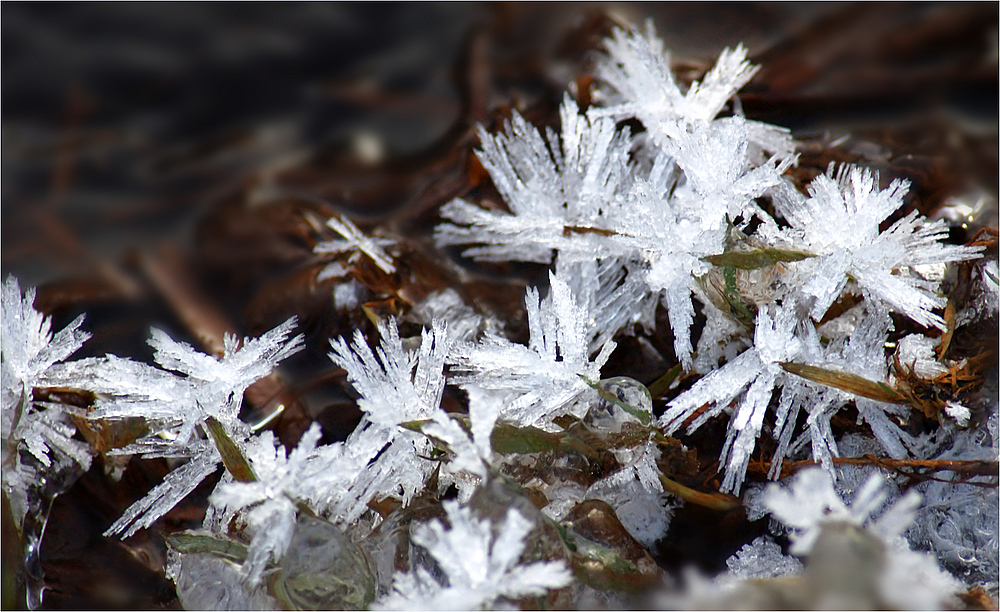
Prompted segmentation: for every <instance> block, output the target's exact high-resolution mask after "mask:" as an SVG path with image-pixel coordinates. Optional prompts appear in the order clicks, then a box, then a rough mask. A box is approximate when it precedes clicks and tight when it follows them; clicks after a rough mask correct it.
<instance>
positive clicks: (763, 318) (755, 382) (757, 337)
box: [660, 301, 819, 491]
mask: <svg viewBox="0 0 1000 612" xmlns="http://www.w3.org/2000/svg"><path fill="white" fill-rule="evenodd" d="M810 329H811V328H808V327H804V326H803V325H802V322H801V320H800V319H799V316H798V312H797V304H795V302H794V301H793V302H789V303H787V304H785V305H783V306H781V307H780V308H774V307H772V308H771V309H768V310H761V311H760V312H758V313H757V320H756V332H755V334H754V345H753V347H752V348H749V349H747V350H746V351H744V352H743V353H741V354H740V356H739V357H737V358H736V359H734V360H733V361H730V362H729V363H727V364H726V365H724V366H722V367H721V368H719V369H718V370H714V371H712V372H711V373H709V374H708V375H707V376H705V377H704V378H702V379H701V380H699V381H698V382H697V383H695V384H694V386H693V387H691V389H689V390H687V391H685V392H684V393H682V394H681V395H679V396H677V397H676V398H675V399H674V400H673V401H672V402H670V404H669V405H668V408H667V410H666V412H664V413H663V416H662V417H660V423H661V425H663V426H664V427H665V428H666V430H667V432H674V431H676V430H678V429H680V427H681V426H682V425H683V424H684V422H685V421H686V420H687V419H689V418H690V417H691V416H692V415H694V414H695V412H696V411H697V410H698V409H699V408H701V407H702V406H703V405H705V404H710V405H711V407H710V408H709V409H708V410H706V411H705V412H703V413H702V414H700V415H699V416H697V417H696V418H695V419H694V420H693V421H692V422H691V424H690V425H689V426H688V429H687V431H688V432H692V431H695V430H696V429H698V428H699V427H700V426H701V425H703V424H704V423H705V422H706V421H708V419H710V418H712V417H714V416H715V415H717V414H719V413H721V412H722V411H723V410H724V409H725V408H726V407H727V406H728V405H729V403H730V402H731V401H733V400H735V399H736V398H737V397H740V396H742V397H743V399H742V400H741V402H740V404H739V406H738V407H737V408H736V411H735V413H734V414H733V418H732V421H731V423H730V426H729V433H728V435H727V437H726V445H725V447H724V449H723V452H722V457H721V458H720V461H721V462H723V463H725V464H726V475H725V478H724V480H723V484H722V490H724V491H736V490H738V489H739V488H740V485H741V484H742V482H743V477H744V474H745V472H746V467H747V463H748V461H749V460H750V453H751V452H752V451H753V449H754V446H755V445H756V440H757V437H758V435H759V434H760V431H761V428H762V427H763V424H764V415H765V414H766V412H767V408H768V406H769V405H770V402H771V395H772V392H773V391H774V389H775V387H777V386H781V385H783V384H785V383H786V382H788V383H789V384H801V383H799V382H798V381H797V380H796V378H794V377H792V376H793V375H791V374H789V373H787V372H785V370H784V369H782V367H781V363H782V362H786V361H793V360H796V359H799V358H801V357H803V356H805V355H811V354H816V353H818V352H819V341H818V338H816V336H815V333H814V332H813V333H807V332H809V330H810ZM807 397H808V396H807ZM796 401H802V398H796V397H794V395H793V394H783V395H782V401H781V402H779V407H778V414H779V418H780V419H782V420H784V419H785V418H786V417H787V414H786V413H787V412H789V411H790V410H791V409H792V405H793V404H794V403H795V402H796Z"/></svg>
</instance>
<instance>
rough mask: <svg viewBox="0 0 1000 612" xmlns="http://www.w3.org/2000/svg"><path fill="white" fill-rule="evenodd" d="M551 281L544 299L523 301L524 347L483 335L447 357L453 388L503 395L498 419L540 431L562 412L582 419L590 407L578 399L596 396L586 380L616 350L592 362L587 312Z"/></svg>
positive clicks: (607, 348)
mask: <svg viewBox="0 0 1000 612" xmlns="http://www.w3.org/2000/svg"><path fill="white" fill-rule="evenodd" d="M549 280H550V285H549V289H550V290H549V295H548V297H546V298H545V299H544V300H539V298H538V292H537V291H536V290H535V289H528V291H527V296H526V297H525V307H526V309H527V311H528V329H529V331H530V333H531V337H530V340H529V342H528V346H523V345H520V344H515V343H513V342H510V341H509V340H507V339H505V338H501V337H499V336H497V335H492V334H487V335H486V336H485V337H484V338H483V339H482V340H481V341H480V342H479V343H478V344H469V343H459V344H456V346H455V348H454V349H453V351H452V353H451V354H450V355H449V357H448V360H449V361H450V362H451V363H452V364H453V366H452V370H451V371H452V373H453V374H454V375H455V377H454V380H455V382H456V384H459V385H461V386H473V387H479V388H481V389H484V390H487V391H490V392H492V393H495V394H497V395H498V396H503V397H506V398H507V399H508V401H505V402H504V403H503V405H502V408H501V413H500V418H501V419H503V420H506V421H509V422H511V423H514V424H517V425H535V426H539V427H544V426H547V425H549V424H550V423H551V420H552V418H554V417H556V416H559V415H560V414H566V413H573V414H575V415H576V416H578V417H582V416H583V414H584V412H586V410H587V408H589V406H588V405H586V404H582V403H581V402H579V401H578V400H580V398H581V397H585V396H589V397H595V396H596V393H595V392H594V391H593V390H592V389H591V388H590V387H589V386H588V385H587V384H586V382H584V378H586V379H589V380H598V379H600V370H601V367H602V366H603V365H604V363H605V362H606V361H607V360H608V357H609V356H610V355H611V351H612V350H614V347H615V343H614V342H608V343H607V344H605V345H604V346H603V347H602V348H601V351H600V353H599V354H598V355H597V356H596V357H595V358H594V359H593V360H591V359H590V347H589V342H588V334H587V316H586V313H585V312H584V311H583V309H582V308H580V306H579V305H578V304H577V303H576V301H575V300H574V297H573V295H572V293H571V292H570V288H569V286H568V285H567V284H566V283H564V282H562V281H561V280H560V279H559V278H557V277H556V276H555V275H551V274H550V276H549ZM581 377H583V378H581Z"/></svg>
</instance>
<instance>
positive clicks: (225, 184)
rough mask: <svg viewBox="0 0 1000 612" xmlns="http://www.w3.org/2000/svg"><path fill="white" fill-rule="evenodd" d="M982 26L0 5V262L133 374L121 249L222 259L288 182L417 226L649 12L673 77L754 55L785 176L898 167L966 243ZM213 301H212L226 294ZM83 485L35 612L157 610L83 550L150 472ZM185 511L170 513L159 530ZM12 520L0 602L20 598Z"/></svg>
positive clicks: (979, 105) (150, 544) (982, 125)
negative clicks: (781, 132) (788, 145)
mask: <svg viewBox="0 0 1000 612" xmlns="http://www.w3.org/2000/svg"><path fill="white" fill-rule="evenodd" d="M997 15H998V11H997V4H996V3H982V4H962V3H916V4H899V3H893V4H870V3H863V4H851V3H802V4H793V3H754V4H730V3H720V4H714V3H713V4H702V3H680V4H669V3H650V4H633V3H621V4H617V3H616V4H603V3H598V4H586V5H580V4H574V3H565V4H557V5H549V4H545V5H535V4H516V5H510V4H452V3H449V4H401V5H395V4H367V3H365V4H342V3H336V4H321V3H305V4H299V3H252V4H236V3H227V4H213V3H190V4H176V3H171V4H161V3H72V4H59V3H31V4H27V3H17V2H4V3H2V4H0V17H2V22H0V23H2V25H0V27H2V34H3V37H2V50H3V53H2V59H0V61H2V73H0V74H2V162H0V181H2V194H0V195H2V197H0V206H2V209H0V210H2V221H3V223H2V230H0V232H2V233H0V239H2V251H0V268H2V273H3V275H4V276H6V275H7V274H14V275H16V276H17V277H18V278H19V279H20V280H21V283H22V287H24V286H41V287H42V288H41V289H40V292H39V299H40V300H41V301H39V302H36V306H37V307H39V308H41V309H43V310H47V311H53V312H54V313H55V316H56V325H57V326H58V325H61V324H63V323H64V322H65V321H66V320H68V319H69V317H72V316H75V314H77V313H78V312H84V311H85V312H87V313H88V321H87V327H88V329H90V330H91V331H93V332H94V334H95V337H94V339H93V340H91V341H90V342H89V343H88V345H87V346H86V347H85V348H84V350H83V351H81V353H79V354H78V356H84V355H85V354H98V355H99V354H103V353H104V352H106V351H108V352H115V353H117V354H120V355H123V356H130V357H133V358H138V359H146V360H148V359H149V355H148V347H146V346H145V338H146V337H147V336H148V327H149V325H150V324H151V323H155V324H157V325H161V326H164V327H165V328H166V329H167V330H168V331H169V332H170V333H171V334H172V335H174V336H175V337H184V338H185V339H190V335H187V336H184V335H183V333H184V332H183V331H182V329H181V328H183V325H181V324H180V323H179V322H178V320H177V317H176V315H175V313H173V312H172V311H171V308H170V307H168V306H167V305H165V304H164V300H163V299H162V298H161V297H158V296H157V294H156V292H150V291H149V290H148V287H147V285H148V284H149V279H147V278H145V277H144V276H143V274H146V275H147V276H149V271H150V269H151V268H150V266H149V265H146V266H145V267H143V265H137V264H136V261H137V258H138V259H139V260H141V258H142V256H143V255H144V254H145V255H147V256H151V257H154V258H155V257H158V255H156V254H155V253H158V252H159V251H154V248H155V247H157V245H160V244H161V243H164V242H168V243H170V244H172V245H175V246H176V247H177V249H178V250H179V251H180V252H181V253H183V254H185V256H187V257H189V260H193V261H195V262H199V261H200V262H206V261H215V262H216V263H218V261H219V257H220V256H219V254H218V253H217V252H215V251H212V245H213V244H214V242H213V239H214V233H213V232H216V231H217V230H216V229H215V228H217V227H226V228H230V229H231V227H232V217H231V216H230V217H225V216H224V215H222V213H219V214H218V215H216V216H217V217H218V218H221V219H226V218H228V219H229V223H230V224H229V225H225V224H222V225H219V224H215V221H212V222H206V221H205V219H206V217H208V216H211V215H213V214H215V213H216V212H218V211H220V210H226V211H228V212H227V213H226V214H230V215H231V214H232V211H233V210H236V211H237V214H238V213H239V211H240V210H243V209H241V208H239V207H240V206H242V207H244V209H245V210H248V211H249V210H254V207H255V206H257V205H258V204H261V203H265V202H267V201H269V199H272V198H279V199H280V198H281V197H283V196H287V195H288V194H289V193H293V194H295V195H296V197H300V198H305V199H307V200H308V199H310V198H312V199H314V200H318V201H322V202H325V203H329V204H330V205H332V206H333V207H334V208H339V209H341V210H344V211H347V212H349V213H351V214H352V215H353V216H355V217H357V218H359V219H362V220H369V221H380V220H389V219H397V220H398V219H399V218H400V217H408V216H409V217H412V218H414V219H417V221H414V222H412V223H409V224H408V225H407V224H403V226H404V227H410V228H418V229H419V228H421V227H423V229H426V228H427V227H429V226H431V225H432V223H433V211H434V210H435V209H436V207H437V206H438V205H439V204H441V203H443V202H445V201H447V200H448V199H450V198H451V197H452V196H453V195H454V194H458V193H461V192H462V189H463V188H464V187H465V186H466V183H467V182H468V176H469V175H470V171H469V169H468V167H467V165H466V161H465V160H466V157H467V155H466V156H465V157H463V154H467V152H468V150H469V149H470V148H471V147H473V146H474V145H475V140H474V137H473V136H470V135H471V134H472V132H471V131H470V128H471V126H473V125H474V124H475V123H477V122H483V123H486V124H487V125H490V124H491V122H492V121H494V120H495V119H496V118H497V117H498V116H502V115H503V113H504V112H509V110H508V111H503V109H504V108H507V109H509V108H515V109H518V110H520V111H521V112H524V113H525V114H526V115H527V116H528V117H529V119H531V120H532V121H535V122H536V123H549V124H551V123H552V122H553V121H554V120H555V119H556V118H557V115H556V114H555V112H554V111H555V108H556V105H557V104H558V102H559V99H560V98H561V95H562V93H561V92H563V91H564V90H565V89H566V87H567V86H568V85H569V84H570V83H571V82H574V81H576V85H577V86H581V85H582V84H584V83H585V81H581V80H580V79H579V77H581V75H585V74H586V72H587V69H588V66H589V64H590V60H591V59H592V57H593V54H594V53H595V52H597V51H596V50H597V49H599V40H600V38H601V37H602V36H605V35H606V34H607V32H608V31H609V28H610V27H611V25H613V24H614V23H616V22H617V23H635V24H641V22H642V21H643V20H645V19H647V18H651V19H652V20H653V21H654V23H655V25H656V28H657V31H658V33H659V34H660V36H661V37H662V38H663V39H664V40H665V44H666V47H667V48H668V49H670V50H671V51H672V54H673V55H672V61H673V64H674V67H675V69H676V70H677V71H678V73H679V75H680V76H681V79H682V80H690V79H691V78H699V77H700V75H701V74H702V73H703V72H704V70H706V69H707V68H709V67H710V66H711V65H712V63H713V62H714V59H715V58H716V57H717V56H718V54H719V52H720V51H721V50H722V49H723V48H724V47H726V46H729V47H732V46H735V45H736V44H737V43H739V42H743V43H744V44H745V45H746V46H747V47H748V49H749V51H750V56H751V59H752V60H753V61H754V62H755V63H758V64H760V65H761V66H762V68H761V70H760V72H759V73H758V74H757V76H756V77H755V78H754V80H753V81H752V82H751V83H750V84H749V85H748V86H747V87H746V88H744V90H743V92H742V93H741V95H740V104H741V106H742V110H743V112H745V114H746V115H747V116H748V117H750V118H753V119H760V120H764V121H768V122H771V123H775V124H777V125H782V126H786V127H789V128H791V129H792V130H793V134H794V135H795V136H796V138H797V139H799V140H800V141H801V142H802V164H801V168H800V170H799V172H801V173H803V176H802V177H801V180H803V181H804V180H808V178H810V177H809V173H810V172H811V173H813V174H814V173H815V172H817V171H820V170H821V169H822V168H823V167H825V165H826V163H828V162H829V161H831V160H838V161H852V162H853V161H856V162H859V163H863V164H866V165H869V166H872V167H875V168H876V169H879V170H880V171H882V173H883V179H884V180H888V179H890V178H895V177H905V178H908V179H910V180H911V181H912V182H913V185H914V188H913V192H912V195H911V202H910V203H911V204H912V205H913V206H917V207H919V208H920V209H921V210H922V211H923V212H925V213H926V214H932V215H945V216H946V218H949V219H950V220H952V221H953V240H954V241H956V242H964V241H965V240H967V239H968V237H969V236H970V235H971V233H973V232H974V230H975V229H976V228H977V227H981V226H983V225H988V226H992V227H994V228H995V227H996V225H997V220H996V194H997V165H998V164H997V147H998V86H997V74H998V16H997ZM497 109H500V110H497ZM473 174H474V173H473ZM463 181H465V182H463ZM233 201H236V202H237V204H238V206H237V207H236V208H233V207H232V206H230V207H229V208H226V207H227V206H229V205H230V204H231V203H232V202H233ZM948 211H958V212H948ZM425 212H426V213H427V215H429V217H426V218H425V217H422V216H421V215H424V213H425ZM970 217H971V219H970ZM213 218H214V217H213ZM420 219H423V221H422V222H423V225H421V222H420ZM966 225H968V227H965V226H966ZM234 235H236V234H234ZM230 239H232V236H229V237H225V240H221V239H220V244H221V245H222V247H224V248H229V246H231V245H232V244H236V243H235V242H226V240H230ZM249 246H250V248H251V250H252V249H253V248H255V247H256V244H255V243H253V242H252V241H251V244H250V245H249ZM272 246H273V245H268V247H269V248H272ZM261 248H262V249H263V246H262V247H261ZM299 250H300V251H301V248H300V249H299ZM270 252H272V251H269V253H270ZM274 252H278V251H274ZM151 253H152V255H150V254H151ZM195 253H197V254H196V255H195ZM305 253H306V254H308V249H307V250H306V251H305ZM300 254H301V253H300ZM213 258H215V259H213ZM234 261H235V260H234ZM226 265H229V266H230V267H229V268H220V269H228V270H230V271H231V272H232V273H233V275H234V276H239V275H240V274H241V273H243V274H246V275H250V272H251V271H252V270H251V269H250V268H247V269H246V270H241V269H240V266H239V265H238V264H233V263H232V262H228V263H227V264H226ZM253 270H256V268H253ZM143 271H144V272H143ZM153 284H155V281H154V282H153ZM210 287H211V288H212V290H214V291H215V294H214V295H213V297H214V298H215V299H217V300H219V301H221V302H225V300H226V299H227V298H226V295H225V294H226V287H227V285H226V284H225V283H219V284H217V285H210ZM255 289H257V288H255ZM210 293H211V291H210ZM230 293H232V292H230ZM509 293H510V295H511V296H513V298H512V299H513V301H514V302H515V303H519V302H520V299H521V298H520V296H521V292H520V291H514V292H509ZM233 295H235V294H233ZM247 295H250V292H249V291H248V293H247ZM258 295H259V291H258ZM230 297H231V298H232V302H233V303H232V304H230V305H229V306H230V308H229V309H228V312H229V314H230V315H231V316H232V318H233V322H234V324H235V325H236V327H237V328H239V329H240V330H241V331H247V330H250V331H260V330H259V329H256V330H255V326H256V327H259V326H264V327H267V326H269V325H273V324H274V323H276V322H277V321H280V320H283V316H287V315H283V316H282V317H280V318H277V321H270V322H268V321H263V322H255V321H250V320H248V319H247V318H245V317H244V318H241V314H240V313H242V312H245V311H244V310H242V309H243V308H244V306H246V304H245V303H244V302H245V300H244V299H243V297H242V296H237V297H232V296H230ZM324 299H327V301H328V296H327V298H324ZM275 317H277V315H275ZM179 334H180V335H179ZM325 337H328V336H324V337H323V338H321V340H322V341H323V343H325ZM326 367H327V368H328V367H329V366H328V364H326ZM324 427H326V424H324ZM150 469H152V468H150ZM91 472H92V473H91V474H88V476H87V477H86V478H85V479H82V480H81V481H80V483H79V484H78V485H77V486H76V487H75V488H74V489H73V491H72V492H71V493H70V494H67V495H64V496H62V497H60V498H59V499H58V500H57V502H56V508H55V509H54V511H53V517H54V520H53V521H52V522H50V524H49V526H48V528H47V529H48V531H47V532H46V539H45V541H44V542H43V546H42V552H43V555H42V557H43V559H42V560H43V565H44V571H43V572H42V573H43V574H44V580H45V581H46V584H48V585H49V591H48V593H47V594H46V598H45V606H46V607H52V608H85V607H90V608H95V609H100V608H105V609H110V608H171V607H176V606H177V601H176V598H175V597H174V596H173V594H172V588H171V585H170V583H169V582H166V581H165V580H164V578H163V576H162V563H163V559H162V554H163V543H162V539H156V538H157V537H159V536H157V535H156V534H155V533H154V534H153V535H151V536H148V538H147V536H141V537H140V536H137V537H136V538H133V539H132V540H130V541H129V542H128V543H120V542H117V541H114V542H112V541H109V540H107V539H105V538H102V537H101V536H100V531H101V530H103V529H104V528H105V527H106V526H107V525H108V524H109V522H110V521H111V520H113V519H114V518H115V517H116V516H117V515H118V514H119V513H120V512H121V510H122V509H123V508H124V507H126V506H127V505H128V504H129V503H131V501H133V500H134V499H135V498H137V497H138V496H139V495H141V494H142V493H143V492H144V491H145V490H147V489H148V488H149V487H151V486H152V485H153V483H155V482H157V481H158V478H162V473H160V474H157V473H152V472H151V473H144V472H140V471H134V470H132V469H131V468H130V470H129V472H128V473H127V474H126V478H125V480H123V481H122V484H121V485H114V484H113V483H110V482H109V481H108V480H107V479H105V478H103V477H102V476H101V475H100V470H99V469H95V470H91ZM195 497H196V496H195ZM198 512H199V509H198V507H197V504H196V503H195V504H193V505H192V507H191V508H189V509H185V508H180V509H179V510H178V511H177V512H175V513H172V518H171V519H170V520H172V521H174V523H173V527H172V528H178V529H179V528H181V527H183V526H184V525H185V524H187V523H190V524H196V523H197V521H199V520H200V515H199V514H198ZM185 513H187V514H185ZM8 528H9V524H8V523H5V531H4V534H5V537H4V549H5V550H4V601H3V603H4V607H12V606H23V605H24V602H23V597H22V598H21V599H20V600H19V599H18V598H17V597H16V596H14V597H12V596H11V593H12V592H13V591H11V587H14V586H15V585H14V584H13V582H12V580H13V573H12V572H13V571H14V570H13V569H12V568H13V567H14V566H16V563H17V557H18V556H19V554H20V551H19V550H18V548H17V540H16V537H15V538H12V537H10V535H11V534H10V532H9V531H8ZM151 531H152V530H151ZM703 535H705V534H700V535H699V536H698V537H701V536H703ZM692 537H694V536H692ZM720 537H722V536H720ZM674 553H676V555H682V554H686V555H689V557H683V558H682V557H681V556H678V557H677V558H678V559H682V560H684V562H688V561H694V562H696V561H697V559H693V560H692V559H691V558H690V555H691V554H692V553H691V552H690V551H687V552H684V551H680V550H678V551H674V552H673V553H672V554H674ZM722 558H723V559H724V557H722ZM678 563H680V561H678ZM101 585H103V586H101ZM15 588H16V587H15Z"/></svg>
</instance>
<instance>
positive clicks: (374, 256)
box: [313, 217, 396, 280]
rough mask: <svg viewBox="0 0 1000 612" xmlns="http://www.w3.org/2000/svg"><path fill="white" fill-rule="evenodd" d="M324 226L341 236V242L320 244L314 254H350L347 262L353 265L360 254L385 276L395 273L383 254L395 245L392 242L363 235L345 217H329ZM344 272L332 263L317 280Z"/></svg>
mask: <svg viewBox="0 0 1000 612" xmlns="http://www.w3.org/2000/svg"><path fill="white" fill-rule="evenodd" d="M326 225H327V226H328V227H329V228H330V229H332V230H333V231H335V232H337V233H338V234H340V235H341V236H343V237H344V238H343V240H330V241H327V242H321V243H319V244H317V245H316V247H315V248H314V249H313V251H314V252H316V253H321V254H326V253H346V252H350V253H351V255H350V258H349V259H348V261H350V262H352V263H355V262H357V261H358V259H359V258H360V257H361V255H362V254H364V255H365V256H367V257H368V258H369V259H371V260H372V261H373V262H374V263H375V265H376V266H378V267H379V268H380V269H381V270H382V271H383V272H385V273H386V274H392V273H393V272H395V271H396V266H395V265H394V264H393V263H392V257H390V256H389V254H388V253H386V252H385V248H386V247H389V246H392V245H394V244H395V241H394V240H390V239H388V238H372V237H370V236H367V235H365V233H364V232H362V231H361V230H359V229H358V228H357V226H355V225H354V224H353V223H351V220H350V219H348V218H347V217H344V218H342V219H338V218H337V217H330V218H329V219H328V220H327V222H326ZM345 273H346V270H345V269H344V267H343V266H341V265H340V264H339V263H337V262H334V263H331V264H330V265H328V266H327V267H326V268H324V269H323V270H322V271H321V272H320V273H319V277H318V278H319V280H324V279H327V278H334V277H338V276H343V275H344V274H345Z"/></svg>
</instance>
